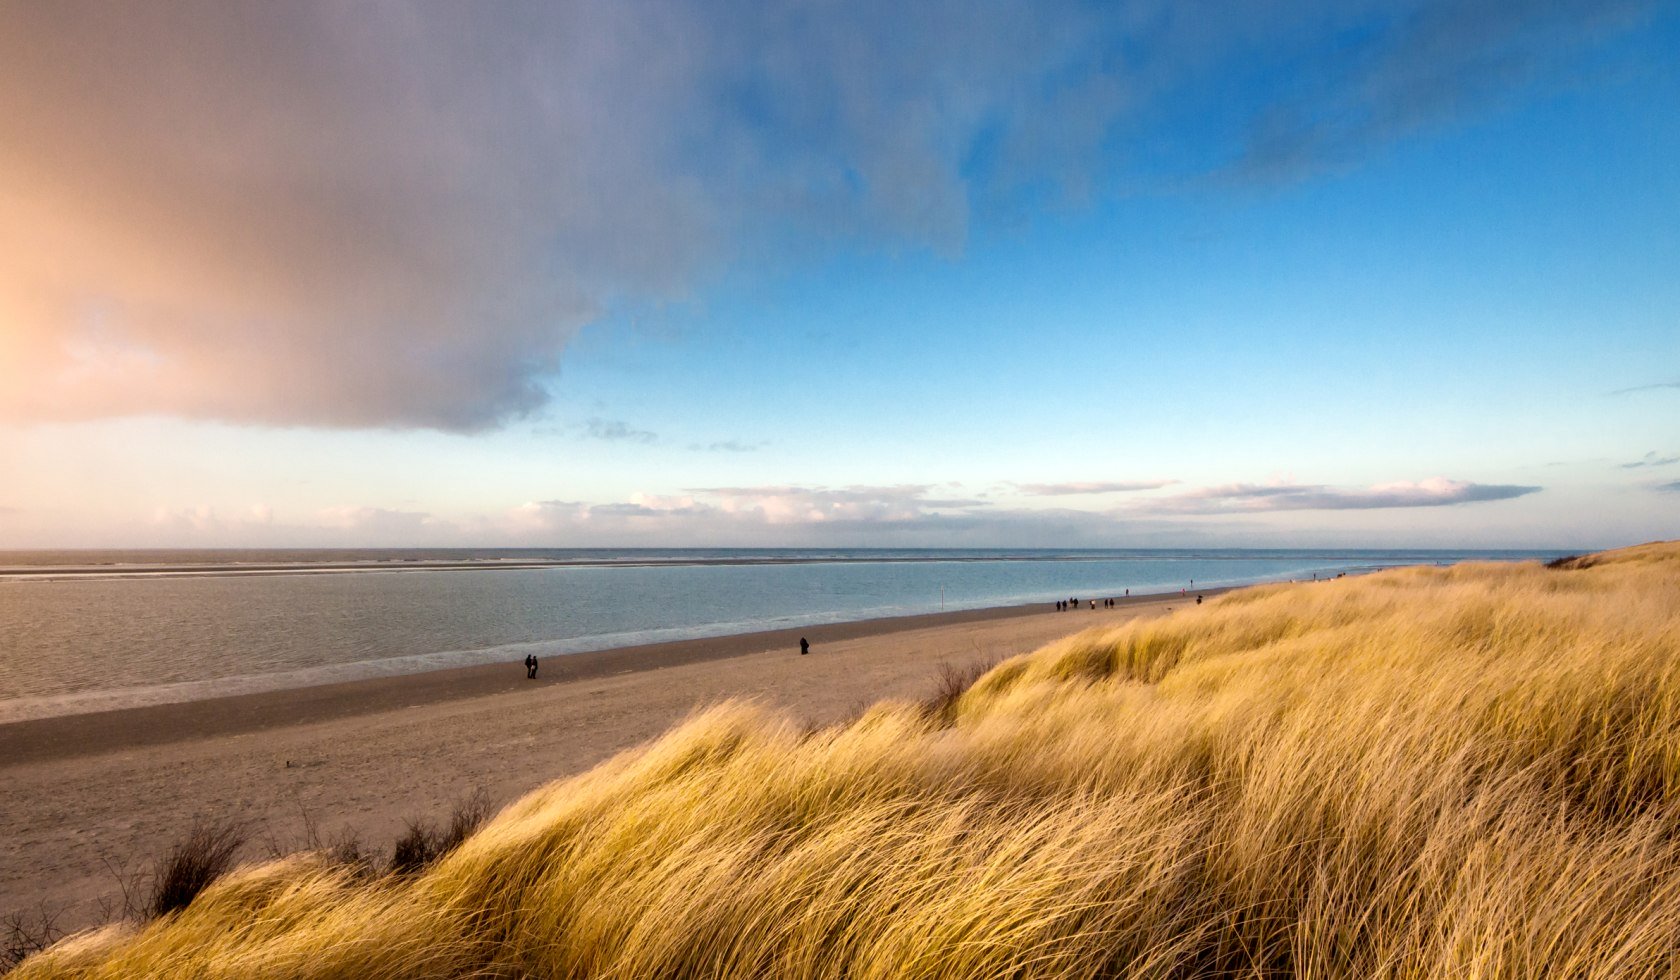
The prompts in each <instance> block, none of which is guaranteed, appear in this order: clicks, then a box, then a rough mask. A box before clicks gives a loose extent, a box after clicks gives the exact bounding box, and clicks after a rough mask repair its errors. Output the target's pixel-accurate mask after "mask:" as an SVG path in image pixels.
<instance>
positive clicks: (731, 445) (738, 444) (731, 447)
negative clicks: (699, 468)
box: [688, 439, 770, 453]
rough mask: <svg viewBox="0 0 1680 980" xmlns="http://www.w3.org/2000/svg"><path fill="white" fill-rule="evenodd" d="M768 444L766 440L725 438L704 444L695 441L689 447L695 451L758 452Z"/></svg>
mask: <svg viewBox="0 0 1680 980" xmlns="http://www.w3.org/2000/svg"><path fill="white" fill-rule="evenodd" d="M768 445H770V443H769V442H768V441H764V440H761V441H759V442H742V441H741V440H739V439H725V440H722V441H721V442H709V443H703V444H702V443H695V444H693V445H690V446H689V447H688V448H689V449H692V450H694V451H695V452H705V453H756V452H758V451H759V450H760V449H763V448H764V447H765V446H768Z"/></svg>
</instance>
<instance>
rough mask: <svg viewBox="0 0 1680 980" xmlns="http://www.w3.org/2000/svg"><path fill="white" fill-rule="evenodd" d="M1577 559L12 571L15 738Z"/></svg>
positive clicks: (389, 554) (1, 583)
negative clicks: (691, 650) (122, 715)
mask: <svg viewBox="0 0 1680 980" xmlns="http://www.w3.org/2000/svg"><path fill="white" fill-rule="evenodd" d="M1557 554H1559V553H1558V552H1509V551H1500V552H1441V551H1246V550H1244V551H1153V550H1151V551H907V550H906V551H900V550H892V551H884V550H881V551H878V550H861V551H854V550H822V551H810V550H764V549H743V550H727V549H720V550H706V551H649V550H643V549H637V550H586V551H585V550H529V549H517V550H482V551H447V550H445V551H378V552H371V551H364V552H349V551H333V552H326V551H321V552H300V551H290V552H266V551H265V552H233V551H223V552H0V722H5V721H16V720H22V719H26V718H38V717H46V716H51V715H59V714H73V713H79V712H86V711H97V710H103V709H107V708H116V707H132V706H136V705H143V704H156V703H167V702H176V701H186V700H194V699H199V698H205V697H213V696H217V695H222V694H232V693H244V692H249V691H261V690H275V689H279V688H286V687H300V686H306V685H310V684H319V683H327V682H331V681H335V680H347V679H352V678H359V677H372V676H380V675H387V674H397V673H409V672H414V671H420V670H428V669H433V668H438V667H449V666H462V665H468V664H477V663H488V662H494V661H516V660H519V659H521V658H523V657H524V656H525V654H526V653H528V652H531V653H536V654H537V655H538V656H539V657H543V656H556V655H563V654H567V653H576V652H581V651H586V650H600V649H607V648H611V647H618V646H626V645H631V644H637V643H649V642H657V641H662V640H675V639H687V638H693V637H702V636H720V635H725V634H730V633H740V632H748V631H753V630H763V629H776V628H781V627H790V626H805V625H813V624H818V623H832V622H842V621H848V620H858V619H871V618H875V617H880V616H897V615H907V614H914V613H927V612H937V611H939V609H940V608H941V591H942V590H943V602H944V608H945V609H948V610H957V609H975V608H982V607H987V606H997V605H1007V604H1014V603H1028V602H1043V603H1051V602H1053V601H1055V600H1056V599H1057V598H1063V597H1067V596H1083V597H1101V596H1107V595H1119V594H1121V593H1122V592H1124V591H1125V590H1127V589H1130V590H1131V592H1132V594H1134V595H1138V594H1144V593H1151V592H1176V591H1178V590H1179V589H1180V588H1188V587H1190V583H1191V581H1192V580H1193V581H1194V582H1195V583H1196V584H1197V585H1201V586H1207V587H1213V586H1219V585H1235V584H1241V583H1248V582H1258V581H1269V580H1282V579H1290V578H1308V577H1311V575H1313V574H1314V573H1317V574H1318V575H1319V576H1320V577H1324V576H1327V575H1333V574H1335V573H1336V572H1339V571H1350V572H1363V571H1369V570H1373V569H1376V568H1382V567H1388V566H1393V565H1404V564H1417V563H1422V562H1429V563H1433V562H1454V561H1462V560H1468V559H1494V560H1519V559H1527V558H1551V557H1556V556H1557ZM425 562H445V563H458V564H467V565H470V566H472V567H467V568H447V569H420V568H414V567H412V566H413V565H415V564H421V563H425ZM527 563H537V564H539V565H540V567H512V568H510V567H505V566H507V565H509V564H527ZM346 565H348V566H351V567H352V568H353V569H354V570H349V571H344V570H336V571H325V570H323V569H325V568H327V567H336V568H342V567H343V566H346ZM276 566H278V567H280V568H282V569H284V570H285V572H286V573H285V574H267V573H257V572H254V571H253V570H254V569H264V570H269V571H271V570H273V569H274V568H275V567H276ZM404 566H409V567H404ZM497 566H502V567H497ZM163 569H168V570H169V571H162V570H163Z"/></svg>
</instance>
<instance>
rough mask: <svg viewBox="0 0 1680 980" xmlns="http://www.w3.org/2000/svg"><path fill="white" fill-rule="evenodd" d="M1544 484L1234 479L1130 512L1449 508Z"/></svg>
mask: <svg viewBox="0 0 1680 980" xmlns="http://www.w3.org/2000/svg"><path fill="white" fill-rule="evenodd" d="M1540 489H1541V488H1540V487H1530V486H1514V485H1506V484H1488V483H1469V482H1465V481H1462V480H1447V479H1431V480H1422V481H1419V482H1417V483H1390V484H1384V485H1381V486H1374V487H1365V488H1350V487H1332V486H1326V485H1323V484H1253V483H1232V484H1227V485H1224V486H1217V487H1203V488H1200V489H1196V490H1188V491H1185V492H1183V493H1179V494H1174V495H1172V496H1170V497H1163V498H1157V499H1153V500H1149V501H1147V502H1142V503H1139V504H1138V505H1136V506H1135V507H1132V508H1128V510H1127V512H1130V513H1143V512H1150V513H1161V514H1230V513H1257V512H1265V511H1288V510H1383V509H1388V508H1394V507H1447V506H1452V505H1455V504H1469V503H1478V502H1483V501H1490V500H1509V499H1512V498H1514V497H1521V496H1525V495H1527V494H1531V493H1538V492H1539V491H1540Z"/></svg>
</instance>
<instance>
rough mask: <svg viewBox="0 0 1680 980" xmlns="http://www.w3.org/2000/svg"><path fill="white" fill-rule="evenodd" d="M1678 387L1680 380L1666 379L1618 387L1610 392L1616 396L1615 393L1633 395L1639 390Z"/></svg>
mask: <svg viewBox="0 0 1680 980" xmlns="http://www.w3.org/2000/svg"><path fill="white" fill-rule="evenodd" d="M1676 388H1680V381H1664V382H1660V383H1658V384H1650V385H1634V386H1633V387H1632V388H1617V389H1616V390H1615V391H1612V392H1611V393H1610V394H1611V395H1612V396H1615V395H1631V394H1633V393H1634V392H1638V391H1669V390H1673V389H1676Z"/></svg>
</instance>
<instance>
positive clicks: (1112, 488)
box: [1013, 480, 1178, 497]
mask: <svg viewBox="0 0 1680 980" xmlns="http://www.w3.org/2000/svg"><path fill="white" fill-rule="evenodd" d="M1177 482H1178V481H1177V480H1132V481H1119V482H1115V481H1110V482H1095V483H1016V484H1013V486H1014V487H1015V489H1017V490H1019V491H1020V492H1022V493H1025V494H1029V495H1031V496H1035V497H1066V496H1073V495H1075V494H1088V493H1128V492H1131V491H1134V490H1159V489H1161V488H1162V487H1166V486H1171V485H1172V484H1174V483H1177Z"/></svg>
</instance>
